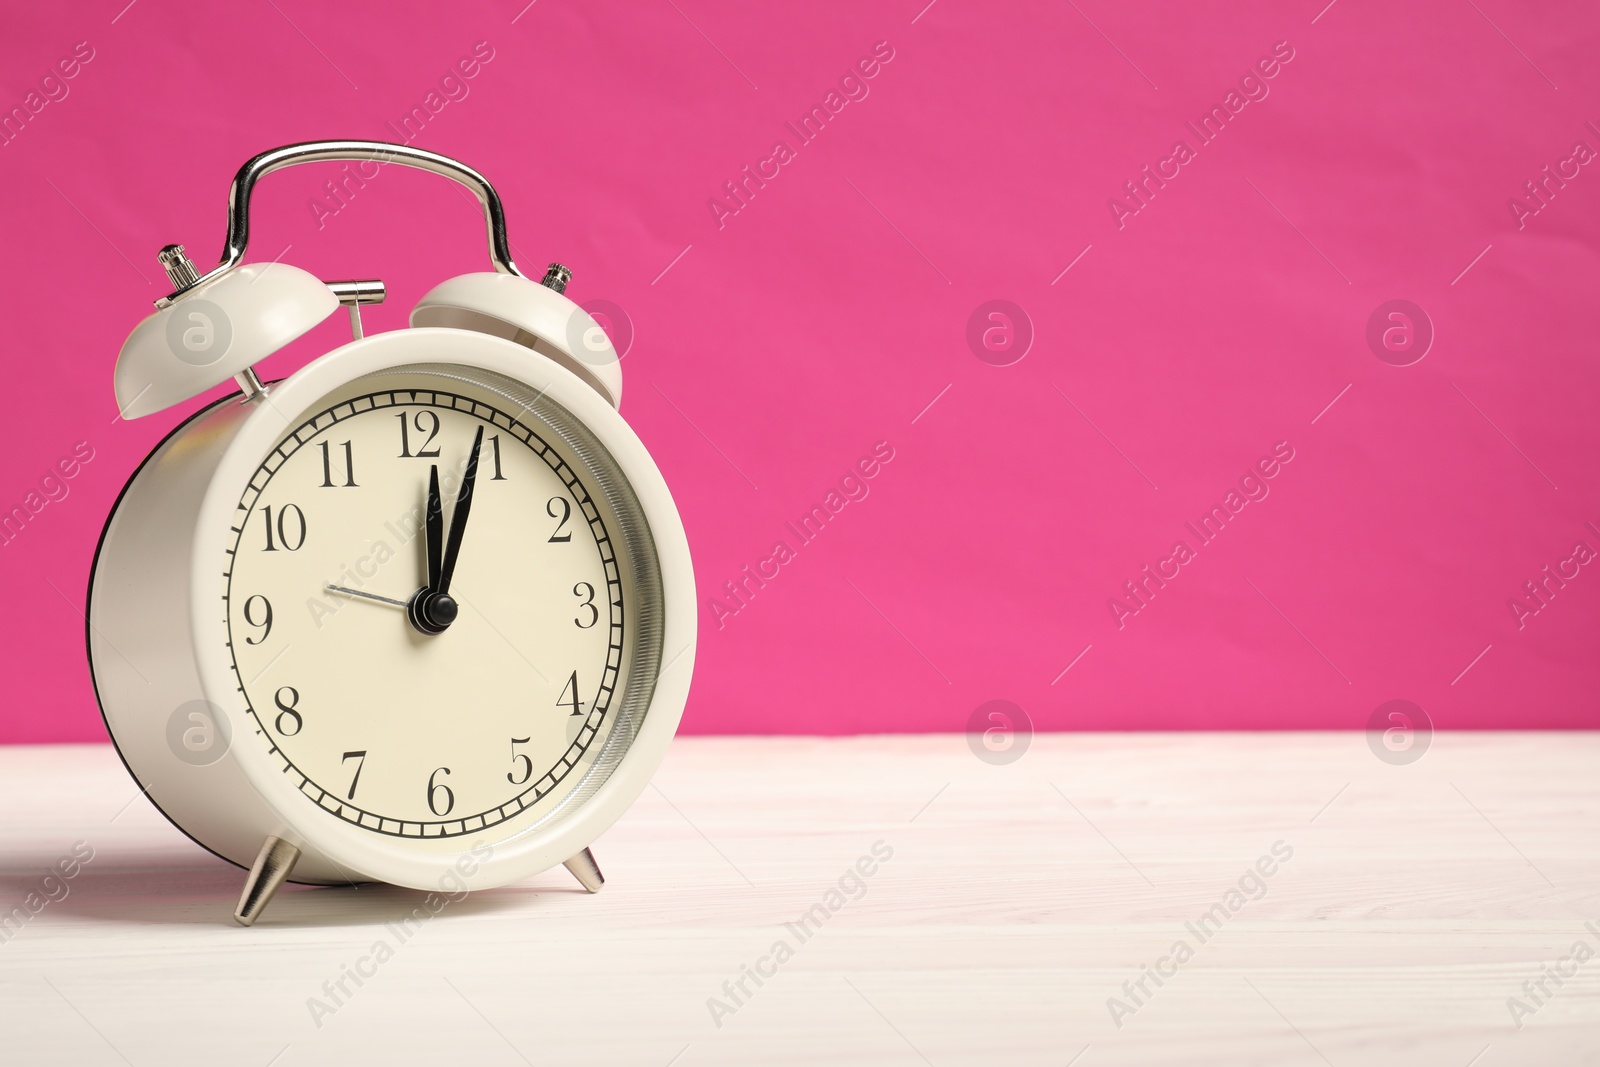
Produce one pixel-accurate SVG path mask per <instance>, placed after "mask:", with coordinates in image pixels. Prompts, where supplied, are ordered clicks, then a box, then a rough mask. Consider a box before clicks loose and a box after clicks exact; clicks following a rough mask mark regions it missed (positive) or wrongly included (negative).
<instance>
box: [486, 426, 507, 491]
mask: <svg viewBox="0 0 1600 1067" xmlns="http://www.w3.org/2000/svg"><path fill="white" fill-rule="evenodd" d="M489 443H490V444H491V445H493V446H494V477H493V478H490V479H489V480H490V481H491V482H503V481H505V480H506V476H505V475H503V474H501V473H500V435H499V434H495V435H494V436H493V437H491V438H489Z"/></svg>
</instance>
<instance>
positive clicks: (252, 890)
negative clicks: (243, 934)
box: [233, 837, 300, 926]
mask: <svg viewBox="0 0 1600 1067" xmlns="http://www.w3.org/2000/svg"><path fill="white" fill-rule="evenodd" d="M299 858H300V850H299V849H298V848H295V847H294V846H293V845H291V844H289V842H287V841H285V840H284V839H283V838H281V837H269V838H267V841H266V844H264V845H262V846H261V853H260V855H258V856H256V862H255V865H254V866H253V867H251V868H250V877H249V878H247V879H246V880H245V883H244V895H243V896H241V897H240V898H239V906H238V908H236V909H235V910H234V913H233V917H234V918H235V919H236V920H238V923H239V925H240V926H254V925H255V921H256V920H257V919H259V918H260V917H261V913H262V912H263V911H264V910H266V907H267V904H268V902H269V901H271V900H272V897H273V895H274V894H275V893H277V891H278V890H279V888H280V887H282V885H283V883H284V882H285V880H287V879H288V877H289V872H290V871H292V870H294V864H295V861H296V860H298V859H299Z"/></svg>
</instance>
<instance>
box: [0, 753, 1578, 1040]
mask: <svg viewBox="0 0 1600 1067" xmlns="http://www.w3.org/2000/svg"><path fill="white" fill-rule="evenodd" d="M1597 768H1600V735H1591V734H1443V735H1439V736H1437V737H1435V738H1434V741H1433V746H1432V749H1431V750H1430V751H1429V752H1428V753H1427V755H1426V756H1425V757H1424V758H1423V759H1422V760H1421V761H1420V762H1417V763H1415V764H1413V765H1410V766H1405V767H1395V766H1389V765H1386V764H1384V763H1383V762H1380V761H1379V760H1378V759H1376V758H1375V757H1374V756H1373V754H1372V752H1371V751H1370V750H1369V749H1368V747H1367V744H1366V740H1365V738H1364V737H1363V736H1362V735H1360V734H1276V735H1260V734H1198V735H1172V734H1146V735H1103V734H1081V735H1050V736H1039V737H1036V738H1034V740H1033V744H1032V747H1031V748H1030V749H1029V750H1028V752H1027V753H1026V755H1025V756H1024V757H1023V758H1022V759H1021V760H1020V761H1018V762H1016V763H1014V764H1011V765H1009V766H1003V767H996V766H990V765H987V764H985V763H983V762H981V761H979V760H978V759H976V758H975V757H974V756H973V754H972V753H971V751H970V750H969V749H968V747H967V744H966V739H965V738H963V737H959V736H949V735H943V736H923V737H896V738H882V737H874V738H859V739H849V740H822V739H810V738H776V739H764V740H752V739H742V738H719V739H707V738H688V739H680V740H679V741H678V742H676V744H675V746H674V748H673V750H672V754H671V755H670V756H669V757H668V759H667V762H666V764H665V766H664V767H663V769H662V771H661V773H660V774H659V775H658V777H657V779H656V785H657V786H658V787H659V788H652V789H650V790H647V791H646V794H645V796H644V798H643V799H642V800H641V801H640V803H639V804H638V805H637V806H636V807H635V808H634V809H633V811H632V812H631V813H630V814H629V815H628V816H627V817H626V818H625V819H624V820H623V822H622V823H620V824H619V825H618V826H617V827H615V828H614V829H613V830H612V831H611V833H609V834H608V835H607V836H606V837H605V838H603V839H602V840H601V841H599V842H598V843H597V844H596V846H595V852H596V854H597V855H598V857H599V859H600V862H601V864H602V866H603V867H604V868H605V870H606V873H607V876H608V878H609V879H610V881H609V884H608V885H607V886H606V888H605V890H604V891H603V892H602V893H600V894H599V895H598V896H594V897H590V896H587V895H585V894H583V893H582V892H580V891H579V890H578V888H577V886H576V884H575V883H574V882H573V881H572V880H571V879H570V878H569V876H568V875H567V874H566V873H565V872H564V871H562V870H560V869H559V868H557V869H556V870H553V871H550V872H548V873H546V874H545V875H543V876H541V877H539V878H536V879H534V880H533V881H531V882H529V883H527V884H524V885H519V886H515V887H511V888H506V889H501V890H496V891H489V892H483V893H478V894H474V895H472V896H471V897H469V898H467V899H466V900H464V901H462V902H460V903H455V904H451V905H449V906H448V907H447V908H445V910H443V911H442V912H441V913H440V914H439V915H438V916H437V917H434V918H431V919H429V920H427V921H426V922H418V923H416V924H415V931H414V933H412V934H411V936H410V937H409V939H408V940H405V941H403V942H402V941H401V939H400V937H399V936H398V935H397V932H396V929H397V928H396V927H394V926H393V925H386V924H393V923H394V922H395V921H396V920H397V919H399V918H400V917H401V916H403V915H405V914H406V913H408V912H410V911H411V910H412V909H413V908H415V907H417V905H418V904H419V903H420V901H421V898H422V895H421V894H416V893H411V892H408V891H403V890H399V889H393V888H387V887H365V888H361V889H295V888H291V889H288V890H286V891H285V892H284V893H283V894H281V895H280V896H279V898H278V899H277V900H276V901H275V902H274V903H273V904H272V906H271V907H270V909H269V910H268V911H267V913H266V916H265V918H263V920H262V921H261V923H260V924H259V925H257V926H256V927H254V928H252V929H242V928H240V927H237V926H235V925H234V924H233V922H232V921H231V919H230V915H231V912H232V909H233V906H234V904H235V902H236V899H237V896H238V892H239V887H240V883H241V878H242V872H240V871H238V870H236V869H234V868H232V867H230V866H228V865H226V864H224V863H223V862H221V861H220V860H216V859H213V858H212V857H210V856H208V855H206V854H204V853H203V852H201V851H200V850H199V849H198V848H197V847H195V846H194V845H192V844H190V843H189V842H188V841H187V840H186V839H184V838H183V837H182V836H180V835H179V834H178V833H177V832H176V831H175V830H173V829H172V828H171V827H169V826H168V825H167V824H166V823H165V821H164V820H163V819H162V818H161V817H160V816H159V815H158V814H157V813H156V812H155V811H154V809H152V808H151V807H150V806H149V804H148V803H146V802H145V801H144V800H143V799H136V798H135V788H134V786H133V785H132V783H131V782H130V780H129V779H128V777H127V775H126V773H125V772H124V771H123V769H122V767H121V765H120V764H119V763H118V762H117V759H116V757H115V755H114V754H113V753H112V751H111V750H110V748H108V747H100V746H62V747H37V748H8V749H0V811H3V813H4V815H3V822H0V913H3V912H6V911H9V910H10V909H11V908H13V907H16V906H19V905H23V904H24V902H25V900H26V898H27V896H28V894H29V893H30V892H32V891H36V890H39V889H41V888H42V887H43V883H42V881H41V880H42V876H43V874H44V872H45V870H46V869H47V868H49V867H51V866H52V865H54V864H55V863H56V862H57V860H59V859H60V858H62V857H63V856H66V855H68V854H69V853H70V852H71V849H72V846H73V844H74V842H77V841H84V842H87V844H88V845H89V846H90V847H92V848H93V850H94V858H93V859H92V860H91V861H89V862H88V863H87V864H84V865H83V866H82V868H81V870H79V871H78V872H77V875H76V876H75V877H74V878H72V879H71V880H70V881H67V882H65V883H64V886H65V889H66V895H65V897H63V898H62V899H60V900H57V901H53V902H50V903H48V904H47V905H46V906H44V908H43V909H42V910H41V911H39V912H38V914H37V915H36V916H34V917H33V918H32V919H31V920H29V921H28V922H26V923H25V924H22V928H21V930H20V932H17V933H15V934H14V935H13V936H12V937H11V939H10V940H9V941H7V942H6V943H4V944H0V1050H3V1051H0V1060H3V1062H5V1063H7V1064H13V1063H14V1064H28V1065H32V1064H44V1063H70V1064H86V1065H91V1064H120V1063H129V1064H134V1065H137V1067H146V1065H149V1067H157V1065H161V1067H169V1065H181V1064H205V1065H208V1067H210V1065H218V1064H229V1065H266V1064H276V1065H279V1067H298V1065H302V1064H330V1065H332V1064H338V1065H341V1067H349V1065H352V1064H374V1063H405V1064H410V1063H417V1064H456V1063H473V1064H483V1065H496V1064H519V1063H531V1064H541V1065H542V1064H630V1065H639V1067H666V1065H668V1064H675V1065H677V1067H701V1065H709V1064H738V1065H750V1064H807V1065H811V1064H819V1063H825V1064H828V1065H830V1067H842V1065H847V1064H873V1065H895V1064H908V1065H911V1064H922V1063H927V1064H933V1065H937V1067H945V1065H954V1064H1005V1065H1012V1064H1015V1065H1033V1064H1038V1065H1045V1064H1050V1065H1056V1067H1061V1065H1065V1064H1069V1063H1070V1064H1073V1065H1074V1067H1108V1065H1113V1064H1158V1063H1159V1064H1227V1065H1230V1067H1231V1065H1238V1064H1250V1063H1255V1064H1308V1065H1310V1064H1333V1065H1337V1067H1346V1065H1350V1067H1357V1065H1360V1067H1373V1065H1386V1064H1406V1065H1408V1067H1416V1065H1432V1064H1441V1065H1451V1067H1467V1065H1468V1064H1471V1065H1473V1067H1498V1065H1510V1064H1562V1065H1566V1064H1576V1063H1595V1062H1600V959H1596V960H1594V961H1589V962H1586V963H1583V964H1581V965H1580V964H1577V963H1576V962H1574V963H1573V964H1571V965H1567V966H1566V969H1568V970H1575V974H1574V975H1573V976H1572V977H1570V978H1565V979H1563V984H1561V985H1560V986H1557V985H1556V984H1555V983H1554V981H1552V980H1551V979H1549V978H1545V988H1546V991H1547V992H1548V993H1549V994H1550V995H1549V996H1547V997H1542V998H1540V1000H1539V1001H1537V1002H1536V1001H1535V1000H1533V999H1532V996H1531V994H1530V993H1529V992H1527V991H1525V990H1524V988H1523V983H1524V981H1526V980H1530V979H1532V980H1535V981H1536V980H1538V979H1539V978H1540V977H1541V966H1542V965H1544V964H1552V965H1554V964H1557V962H1558V961H1559V960H1560V958H1561V957H1564V956H1567V955H1568V954H1569V953H1570V952H1571V951H1572V946H1573V944H1574V942H1578V941H1583V942H1585V943H1586V944H1587V945H1588V946H1589V947H1590V948H1591V949H1595V950H1600V934H1596V933H1594V932H1591V931H1590V930H1588V929H1587V928H1586V927H1585V925H1584V923H1585V920H1588V919H1594V920H1596V928H1597V929H1600V860H1597V849H1600V824H1597V821H1596V815H1597V807H1600V805H1597V799H1600V786H1597V784H1596V770H1597ZM130 801H132V803H130ZM1280 841H1281V842H1283V845H1280V846H1279V850H1280V853H1281V852H1282V851H1283V850H1284V849H1285V848H1289V849H1292V850H1293V855H1292V858H1291V859H1289V860H1287V861H1285V862H1281V863H1278V864H1277V865H1276V866H1274V865H1273V864H1271V863H1267V864H1264V865H1263V866H1264V867H1269V868H1272V870H1273V873H1272V875H1271V876H1270V877H1262V878H1260V879H1259V882H1260V885H1261V886H1262V887H1263V889H1264V895H1261V894H1260V893H1258V892H1257V889H1256V879H1251V878H1247V879H1246V883H1245V884H1246V889H1248V890H1249V891H1250V892H1251V893H1252V894H1255V895H1258V896H1259V899H1253V900H1250V899H1246V898H1245V895H1244V894H1240V895H1239V896H1238V897H1236V898H1233V902H1236V903H1238V904H1239V907H1238V910H1237V911H1236V912H1229V911H1228V907H1227V906H1228V904H1229V903H1230V900H1229V898H1228V890H1229V888H1230V887H1237V885H1238V883H1239V881H1240V879H1241V877H1242V876H1244V875H1245V873H1246V872H1247V871H1248V870H1251V869H1252V868H1253V867H1254V865H1255V864H1256V863H1257V861H1258V859H1259V858H1260V857H1262V856H1269V855H1271V852H1272V848H1273V845H1274V843H1275V842H1280ZM877 842H883V844H882V845H879V846H878V850H879V853H880V855H881V854H882V853H883V852H884V851H885V850H886V849H892V850H893V855H892V858H890V859H889V860H887V861H886V862H878V863H877V864H876V866H874V864H873V863H871V862H869V863H866V864H863V866H865V867H868V868H870V869H872V870H873V873H872V875H871V876H870V877H865V878H861V879H860V884H861V886H863V887H864V895H863V893H862V891H861V890H858V889H857V884H856V882H855V881H854V880H852V879H851V878H846V879H845V886H846V888H847V889H849V890H850V891H851V894H852V895H853V896H854V897H855V899H845V895H844V894H840V895H839V896H838V897H830V896H829V890H830V889H833V890H837V888H838V885H839V882H840V879H841V876H843V875H845V872H846V871H847V870H851V869H853V868H854V867H855V865H856V864H857V861H858V860H859V859H860V858H861V857H863V856H867V857H871V856H872V851H873V846H874V844H875V843H877ZM51 891H52V892H53V893H54V894H55V895H57V896H59V895H60V892H61V886H54V887H52V889H51ZM831 903H838V904H839V905H840V906H839V907H838V909H837V910H836V911H830V910H828V908H829V905H830V904H831ZM818 904H820V905H822V911H823V912H824V913H826V916H827V917H826V921H825V922H823V921H821V920H818V925H819V926H820V930H818V931H817V932H815V933H809V934H808V935H807V939H806V940H804V941H802V940H801V939H800V937H799V936H798V935H797V934H796V933H794V932H791V931H790V930H789V929H788V928H786V927H785V926H784V924H785V923H794V922H796V921H797V920H798V919H799V918H800V917H801V916H802V914H804V913H806V912H807V910H808V909H811V908H812V907H813V906H814V905H818ZM1214 905H1221V906H1222V907H1221V911H1220V912H1216V911H1214V912H1213V914H1220V915H1221V916H1222V918H1220V919H1216V920H1214V928H1213V926H1210V925H1208V926H1207V928H1206V929H1207V930H1209V931H1211V932H1210V936H1209V937H1208V938H1207V939H1206V940H1205V941H1204V942H1203V943H1202V942H1201V941H1200V939H1199V938H1198V937H1197V936H1195V934H1194V933H1193V932H1191V931H1190V930H1189V928H1188V927H1186V925H1185V924H1186V923H1196V922H1197V921H1198V920H1199V919H1200V917H1201V916H1202V915H1204V914H1205V913H1206V912H1207V911H1208V909H1213V906H1214ZM779 940H783V941H785V942H786V943H787V944H788V945H789V946H790V949H791V950H792V953H793V955H792V958H789V957H787V956H785V957H784V960H783V962H782V963H781V965H780V964H778V962H777V960H776V958H775V957H772V956H771V955H770V953H771V950H772V949H773V947H774V944H775V943H776V942H778V941H779ZM1178 940H1184V941H1186V942H1187V943H1188V944H1189V946H1190V948H1191V949H1192V952H1193V955H1192V958H1189V959H1187V961H1186V962H1184V963H1183V965H1182V966H1181V967H1179V966H1176V964H1175V962H1172V959H1173V958H1172V957H1170V956H1169V953H1170V950H1171V949H1172V947H1173V945H1174V942H1176V941H1178ZM380 942H381V943H384V944H385V945H387V946H388V948H389V950H390V953H391V954H390V955H383V953H376V954H375V950H376V948H377V945H378V944H379V943H380ZM379 956H382V957H383V958H382V960H381V962H379V961H378V957H379ZM1163 958H1167V959H1168V960H1169V962H1167V963H1164V964H1162V969H1163V970H1165V971H1166V972H1167V973H1168V975H1169V976H1168V977H1165V978H1164V979H1163V980H1162V981H1163V984H1162V985H1160V986H1157V985H1156V984H1155V983H1154V981H1153V980H1152V979H1150V978H1148V977H1146V978H1145V993H1146V994H1148V995H1141V996H1139V998H1138V1001H1137V1002H1135V1001H1134V1000H1133V999H1132V997H1131V995H1130V994H1129V993H1127V992H1125V991H1124V989H1123V983H1124V982H1129V983H1130V987H1131V989H1132V990H1133V991H1134V992H1137V991H1138V987H1137V985H1134V984H1133V983H1136V982H1137V981H1138V979H1139V978H1140V977H1141V975H1142V974H1143V972H1142V971H1141V965H1154V964H1156V963H1157V962H1158V961H1160V960H1162V959H1163ZM363 960H366V961H367V962H365V963H362V962H361V961H363ZM763 961H764V962H763ZM758 965H759V966H760V967H761V969H762V970H764V971H766V972H767V973H768V974H769V975H770V977H765V978H763V979H762V984H761V985H760V986H757V985H756V984H755V982H754V980H752V979H751V978H749V977H745V972H744V970H743V968H745V967H747V966H748V967H755V966H758ZM358 966H359V968H360V969H362V970H364V971H366V972H367V973H369V974H370V975H371V977H367V978H363V979H362V982H361V984H360V985H356V984H355V982H354V981H353V980H352V979H350V978H348V977H345V978H344V985H345V988H346V990H347V992H348V995H347V996H344V995H341V996H340V997H339V998H338V1000H337V1001H335V1000H334V999H333V997H332V995H331V994H330V993H329V992H328V990H329V989H331V990H334V991H337V988H338V987H337V983H338V982H339V980H340V979H341V977H343V976H344V974H345V969H346V968H356V967H358ZM741 977H743V978H744V985H745V992H746V993H747V994H748V995H741V996H739V997H738V998H737V1000H735V998H734V997H733V996H732V995H731V994H730V992H729V989H731V990H732V991H733V992H735V993H737V991H738V986H737V983H738V981H739V980H740V979H741ZM725 982H726V983H728V984H729V987H728V989H725V987H724V983H725ZM325 983H327V987H326V988H325ZM1532 988H1533V992H1534V993H1537V992H1538V987H1537V986H1533V987H1532ZM1112 997H1117V998H1119V999H1121V1000H1122V1001H1123V1003H1124V1004H1125V1005H1126V1006H1127V1008H1129V1009H1132V1010H1129V1011H1121V1012H1119V1015H1120V1018H1119V1019H1118V1022H1120V1024H1121V1025H1120V1026H1119V1025H1117V1022H1114V1021H1113V1018H1112V1012H1111V1010H1110V1008H1108V998H1112ZM312 998H318V999H319V1000H321V1002H322V1003H323V1005H324V1006H325V1007H324V1010H321V1011H319V1012H316V1013H315V1016H316V1017H314V1012H313V1009H312V1006H311V1005H310V1004H309V1002H310V1001H311V1000H312ZM712 998H717V1000H720V1001H721V1002H722V1004H723V1005H724V1007H723V1008H721V1009H718V1010H717V1011H716V1012H715V1015H716V1018H714V1017H713V1015H714V1012H713V1007H715V1005H710V1006H708V1002H710V1001H711V999H712ZM1508 998H1518V999H1519V1000H1521V1001H1522V1002H1523V1003H1525V1004H1526V1005H1527V1007H1528V1008H1529V1009H1532V1014H1530V1015H1527V1016H1526V1017H1524V1018H1522V1019H1521V1020H1520V1021H1521V1022H1522V1023H1523V1025H1522V1027H1521V1029H1520V1030H1519V1029H1518V1028H1517V1027H1516V1026H1515V1025H1514V1023H1513V1019H1512V1014H1511V1011H1510V1008H1509V1007H1508Z"/></svg>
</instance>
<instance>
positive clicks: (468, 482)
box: [433, 426, 483, 593]
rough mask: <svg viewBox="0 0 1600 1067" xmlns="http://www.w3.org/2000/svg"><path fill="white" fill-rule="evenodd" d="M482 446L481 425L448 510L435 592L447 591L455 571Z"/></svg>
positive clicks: (470, 507)
mask: <svg viewBox="0 0 1600 1067" xmlns="http://www.w3.org/2000/svg"><path fill="white" fill-rule="evenodd" d="M482 448H483V427H482V426H479V427H478V435H477V436H476V437H474V438H473V439H472V453H471V455H469V456H468V457H467V472H466V474H465V475H463V476H462V479H461V491H460V492H459V493H457V494H456V506H455V508H454V509H453V510H452V511H451V512H450V536H449V538H448V540H446V542H445V546H444V564H443V566H441V567H440V568H439V584H438V586H437V587H436V588H435V589H434V590H433V592H435V593H448V592H449V591H450V579H451V578H452V577H453V576H454V575H455V572H456V557H457V556H458V555H460V554H461V538H462V535H463V534H465V533H466V530H467V517H468V516H469V515H471V514H472V487H473V485H474V484H475V483H476V482H477V480H478V452H479V450H480V449H482Z"/></svg>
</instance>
